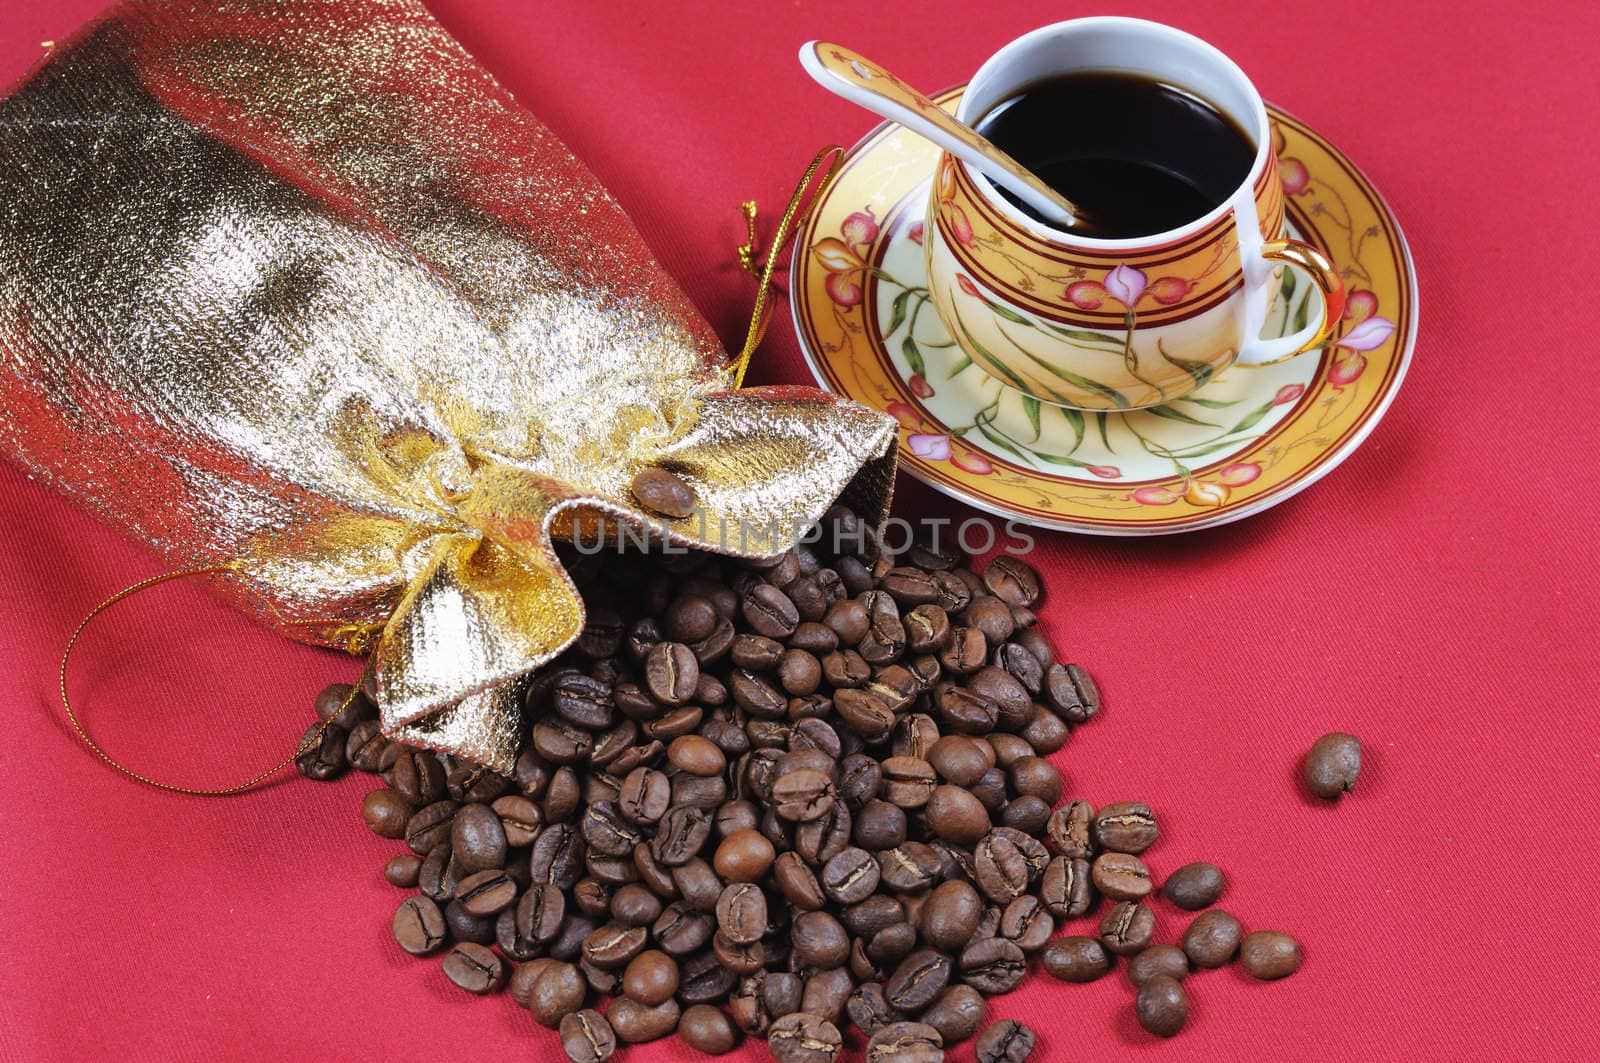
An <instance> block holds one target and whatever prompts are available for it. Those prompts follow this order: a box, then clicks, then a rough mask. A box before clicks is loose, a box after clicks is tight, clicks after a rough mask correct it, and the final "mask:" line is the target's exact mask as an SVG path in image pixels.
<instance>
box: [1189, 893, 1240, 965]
mask: <svg viewBox="0 0 1600 1063" xmlns="http://www.w3.org/2000/svg"><path fill="white" fill-rule="evenodd" d="M1243 934H1244V928H1243V927H1241V926H1240V925H1239V920H1237V919H1235V918H1234V917H1233V916H1231V915H1229V914H1228V913H1227V912H1225V911H1223V910H1222V909H1221V908H1213V909H1211V910H1210V911H1207V912H1201V913H1200V914H1199V915H1198V916H1196V917H1195V919H1194V922H1192V923H1190V924H1189V927H1188V929H1186V930H1185V931H1184V932H1183V951H1184V954H1185V955H1187V956H1188V957H1189V961H1190V962H1191V963H1193V964H1194V965H1195V966H1196V967H1221V966H1222V965H1223V964H1225V963H1227V962H1228V961H1229V960H1231V959H1233V957H1234V955H1235V954H1236V953H1238V951H1239V939H1240V938H1241V937H1242V936H1243Z"/></svg>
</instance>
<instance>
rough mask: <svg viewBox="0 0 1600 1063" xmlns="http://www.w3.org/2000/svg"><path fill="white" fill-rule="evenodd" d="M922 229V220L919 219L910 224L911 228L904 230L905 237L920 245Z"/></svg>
mask: <svg viewBox="0 0 1600 1063" xmlns="http://www.w3.org/2000/svg"><path fill="white" fill-rule="evenodd" d="M922 230H923V224H922V222H920V221H919V222H917V223H915V224H914V225H912V226H911V228H909V229H907V230H906V239H907V240H910V241H911V242H912V243H914V244H916V245H917V246H919V247H920V246H921V245H922Z"/></svg>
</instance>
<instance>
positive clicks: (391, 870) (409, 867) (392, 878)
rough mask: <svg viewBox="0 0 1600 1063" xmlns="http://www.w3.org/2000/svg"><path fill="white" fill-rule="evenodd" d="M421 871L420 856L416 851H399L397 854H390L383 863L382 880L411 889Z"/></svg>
mask: <svg viewBox="0 0 1600 1063" xmlns="http://www.w3.org/2000/svg"><path fill="white" fill-rule="evenodd" d="M421 872H422V858H421V857H420V856H418V855H417V854H416V853H400V854H399V855H397V856H391V857H390V858H389V862H388V863H387V864H385V865H383V878H384V881H386V882H388V883H389V885H391V886H398V887H400V888H401V889H411V888H412V887H413V886H415V885H416V884H417V878H418V876H419V875H420V874H421Z"/></svg>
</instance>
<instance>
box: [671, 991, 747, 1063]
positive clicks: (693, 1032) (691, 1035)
mask: <svg viewBox="0 0 1600 1063" xmlns="http://www.w3.org/2000/svg"><path fill="white" fill-rule="evenodd" d="M678 1036H679V1037H681V1038H683V1042H684V1044H686V1045H688V1046H689V1047H690V1048H693V1049H695V1050H696V1051H699V1052H704V1053H706V1054H707V1055H711V1056H720V1055H722V1054H724V1053H726V1052H732V1051H733V1048H734V1045H736V1044H738V1043H739V1039H738V1033H737V1032H736V1031H735V1030H734V1028H733V1023H732V1022H730V1021H729V1020H728V1016H727V1015H725V1014H723V1011H722V1009H721V1008H716V1007H712V1006H711V1005H709V1004H696V1005H694V1006H693V1007H688V1008H685V1009H683V1015H682V1017H681V1018H679V1019H678Z"/></svg>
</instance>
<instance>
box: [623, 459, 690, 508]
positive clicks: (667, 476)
mask: <svg viewBox="0 0 1600 1063" xmlns="http://www.w3.org/2000/svg"><path fill="white" fill-rule="evenodd" d="M628 490H629V491H630V492H631V493H632V494H633V497H634V500H635V501H637V502H638V503H639V504H640V505H641V506H643V507H644V508H646V509H648V510H651V511H652V512H655V513H659V514H661V515H662V516H664V517H676V518H680V519H681V518H683V517H687V516H689V515H690V514H692V513H693V512H694V510H695V503H696V498H695V491H694V487H693V486H692V485H691V484H690V483H689V482H688V481H687V480H685V479H684V478H683V477H681V476H679V475H678V474H676V473H674V472H669V471H668V470H666V469H640V470H639V471H638V472H637V473H635V474H634V477H633V482H632V483H631V484H629V485H628Z"/></svg>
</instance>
